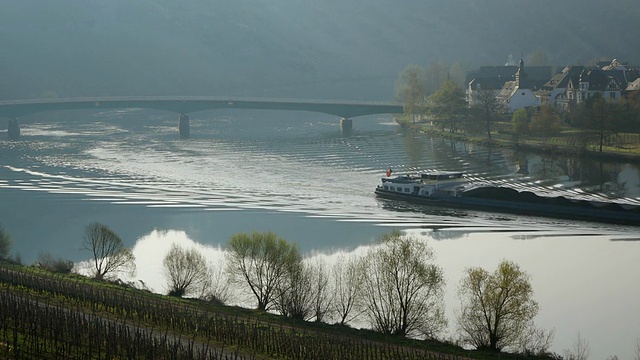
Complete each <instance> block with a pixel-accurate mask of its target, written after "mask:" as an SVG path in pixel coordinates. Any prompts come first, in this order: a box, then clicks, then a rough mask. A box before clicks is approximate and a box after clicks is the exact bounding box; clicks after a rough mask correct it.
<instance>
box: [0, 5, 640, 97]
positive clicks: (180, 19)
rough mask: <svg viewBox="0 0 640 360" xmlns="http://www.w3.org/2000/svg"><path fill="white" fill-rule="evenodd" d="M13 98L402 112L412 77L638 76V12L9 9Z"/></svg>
mask: <svg viewBox="0 0 640 360" xmlns="http://www.w3.org/2000/svg"><path fill="white" fill-rule="evenodd" d="M1 8H2V11H1V12H0V44H1V49H0V83H1V84H2V86H0V99H4V100H8V99H23V98H42V97H56V96H57V97H78V96H121V95H216V96H251V97H269V98H275V97H295V98H327V99H361V100H391V99H393V85H394V82H395V79H396V77H397V74H398V72H399V71H400V70H402V69H403V68H404V67H405V66H407V65H408V64H414V63H415V64H420V65H423V66H425V65H428V64H430V63H432V62H435V61H444V62H447V63H449V64H453V63H463V64H466V65H467V66H469V67H471V68H472V67H477V66H480V65H501V64H504V63H505V62H506V61H507V59H508V58H509V56H510V55H511V56H512V58H516V59H518V58H520V57H521V56H523V57H524V58H525V60H527V58H528V57H531V56H532V54H534V53H536V52H538V53H540V52H543V53H544V54H546V57H547V59H548V61H549V63H550V65H558V66H564V65H570V64H575V63H585V62H587V61H590V60H592V59H600V58H609V59H611V58H618V59H620V60H623V61H630V62H631V63H638V58H639V57H640V56H639V55H640V49H639V48H638V47H637V46H635V45H636V43H637V36H638V34H640V22H638V21H637V19H639V18H640V6H638V3H637V0H616V1H613V2H602V1H595V0H587V1H585V0H582V1H578V0H563V1H556V0H553V1H552V0H537V1H528V2H525V1H513V0H484V1H477V0H449V1H426V0H403V1H396V2H392V1H388V0H368V1H361V0H340V1H338V0H323V1H317V2H316V1H292V0H277V1H262V0H236V1H227V2H223V1H210V0H192V1H188V2H185V1H177V0H137V1H129V0H110V1H97V0H84V1H72V0H57V1H51V0H23V1H14V0H2V1H1Z"/></svg>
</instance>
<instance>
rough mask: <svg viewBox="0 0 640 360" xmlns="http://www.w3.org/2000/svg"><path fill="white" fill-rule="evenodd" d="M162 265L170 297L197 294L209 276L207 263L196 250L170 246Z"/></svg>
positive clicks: (174, 245) (176, 245) (175, 245)
mask: <svg viewBox="0 0 640 360" xmlns="http://www.w3.org/2000/svg"><path fill="white" fill-rule="evenodd" d="M162 264H163V266H164V274H165V276H166V277H167V279H168V280H169V286H168V288H169V295H171V296H177V297H182V296H184V295H188V294H193V293H195V292H198V291H199V290H201V289H202V288H203V286H204V284H205V283H206V281H207V277H208V275H209V272H208V271H207V262H206V260H205V258H204V256H203V255H202V254H201V253H200V252H199V251H198V250H197V249H196V248H191V249H185V248H183V247H181V246H180V245H178V244H175V243H174V244H171V249H170V250H169V252H168V253H167V255H165V257H164V260H163V261H162ZM198 295H200V294H198Z"/></svg>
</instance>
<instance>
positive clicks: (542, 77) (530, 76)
mask: <svg viewBox="0 0 640 360" xmlns="http://www.w3.org/2000/svg"><path fill="white" fill-rule="evenodd" d="M518 69H519V68H518V66H510V65H509V66H481V67H480V68H479V69H478V70H476V71H473V72H470V73H469V74H468V75H467V82H466V83H467V84H471V83H472V82H473V83H474V86H473V87H474V88H475V84H480V87H481V88H483V89H496V90H498V89H501V88H502V87H503V86H504V84H505V83H506V82H507V81H513V80H515V79H516V73H517V72H518ZM524 71H525V73H526V81H527V85H530V86H531V87H532V88H536V89H537V88H540V87H542V85H544V83H545V82H547V81H548V80H549V78H550V77H551V76H553V75H554V74H555V73H556V72H557V67H556V66H527V67H525V69H524Z"/></svg>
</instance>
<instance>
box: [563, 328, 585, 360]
mask: <svg viewBox="0 0 640 360" xmlns="http://www.w3.org/2000/svg"><path fill="white" fill-rule="evenodd" d="M590 355H591V347H590V346H589V342H588V341H587V340H586V339H585V338H583V337H582V335H581V334H580V333H578V337H577V338H576V341H574V343H573V347H572V348H571V349H565V351H564V359H565V360H587V359H589V356H590Z"/></svg>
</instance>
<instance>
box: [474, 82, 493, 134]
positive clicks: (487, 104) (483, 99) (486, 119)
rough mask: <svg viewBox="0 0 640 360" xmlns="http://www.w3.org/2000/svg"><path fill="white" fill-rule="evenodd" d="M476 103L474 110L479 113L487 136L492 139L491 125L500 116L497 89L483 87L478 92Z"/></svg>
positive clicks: (479, 118)
mask: <svg viewBox="0 0 640 360" xmlns="http://www.w3.org/2000/svg"><path fill="white" fill-rule="evenodd" d="M475 100H476V103H475V105H474V110H476V113H477V114H478V120H480V121H481V122H482V123H483V125H484V129H485V131H486V132H487V138H488V139H489V141H491V125H492V124H493V122H494V121H495V119H496V117H497V116H498V108H499V104H498V101H497V100H496V94H495V91H493V89H491V88H483V89H481V90H480V91H479V92H478V96H477V97H476V99H475Z"/></svg>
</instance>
